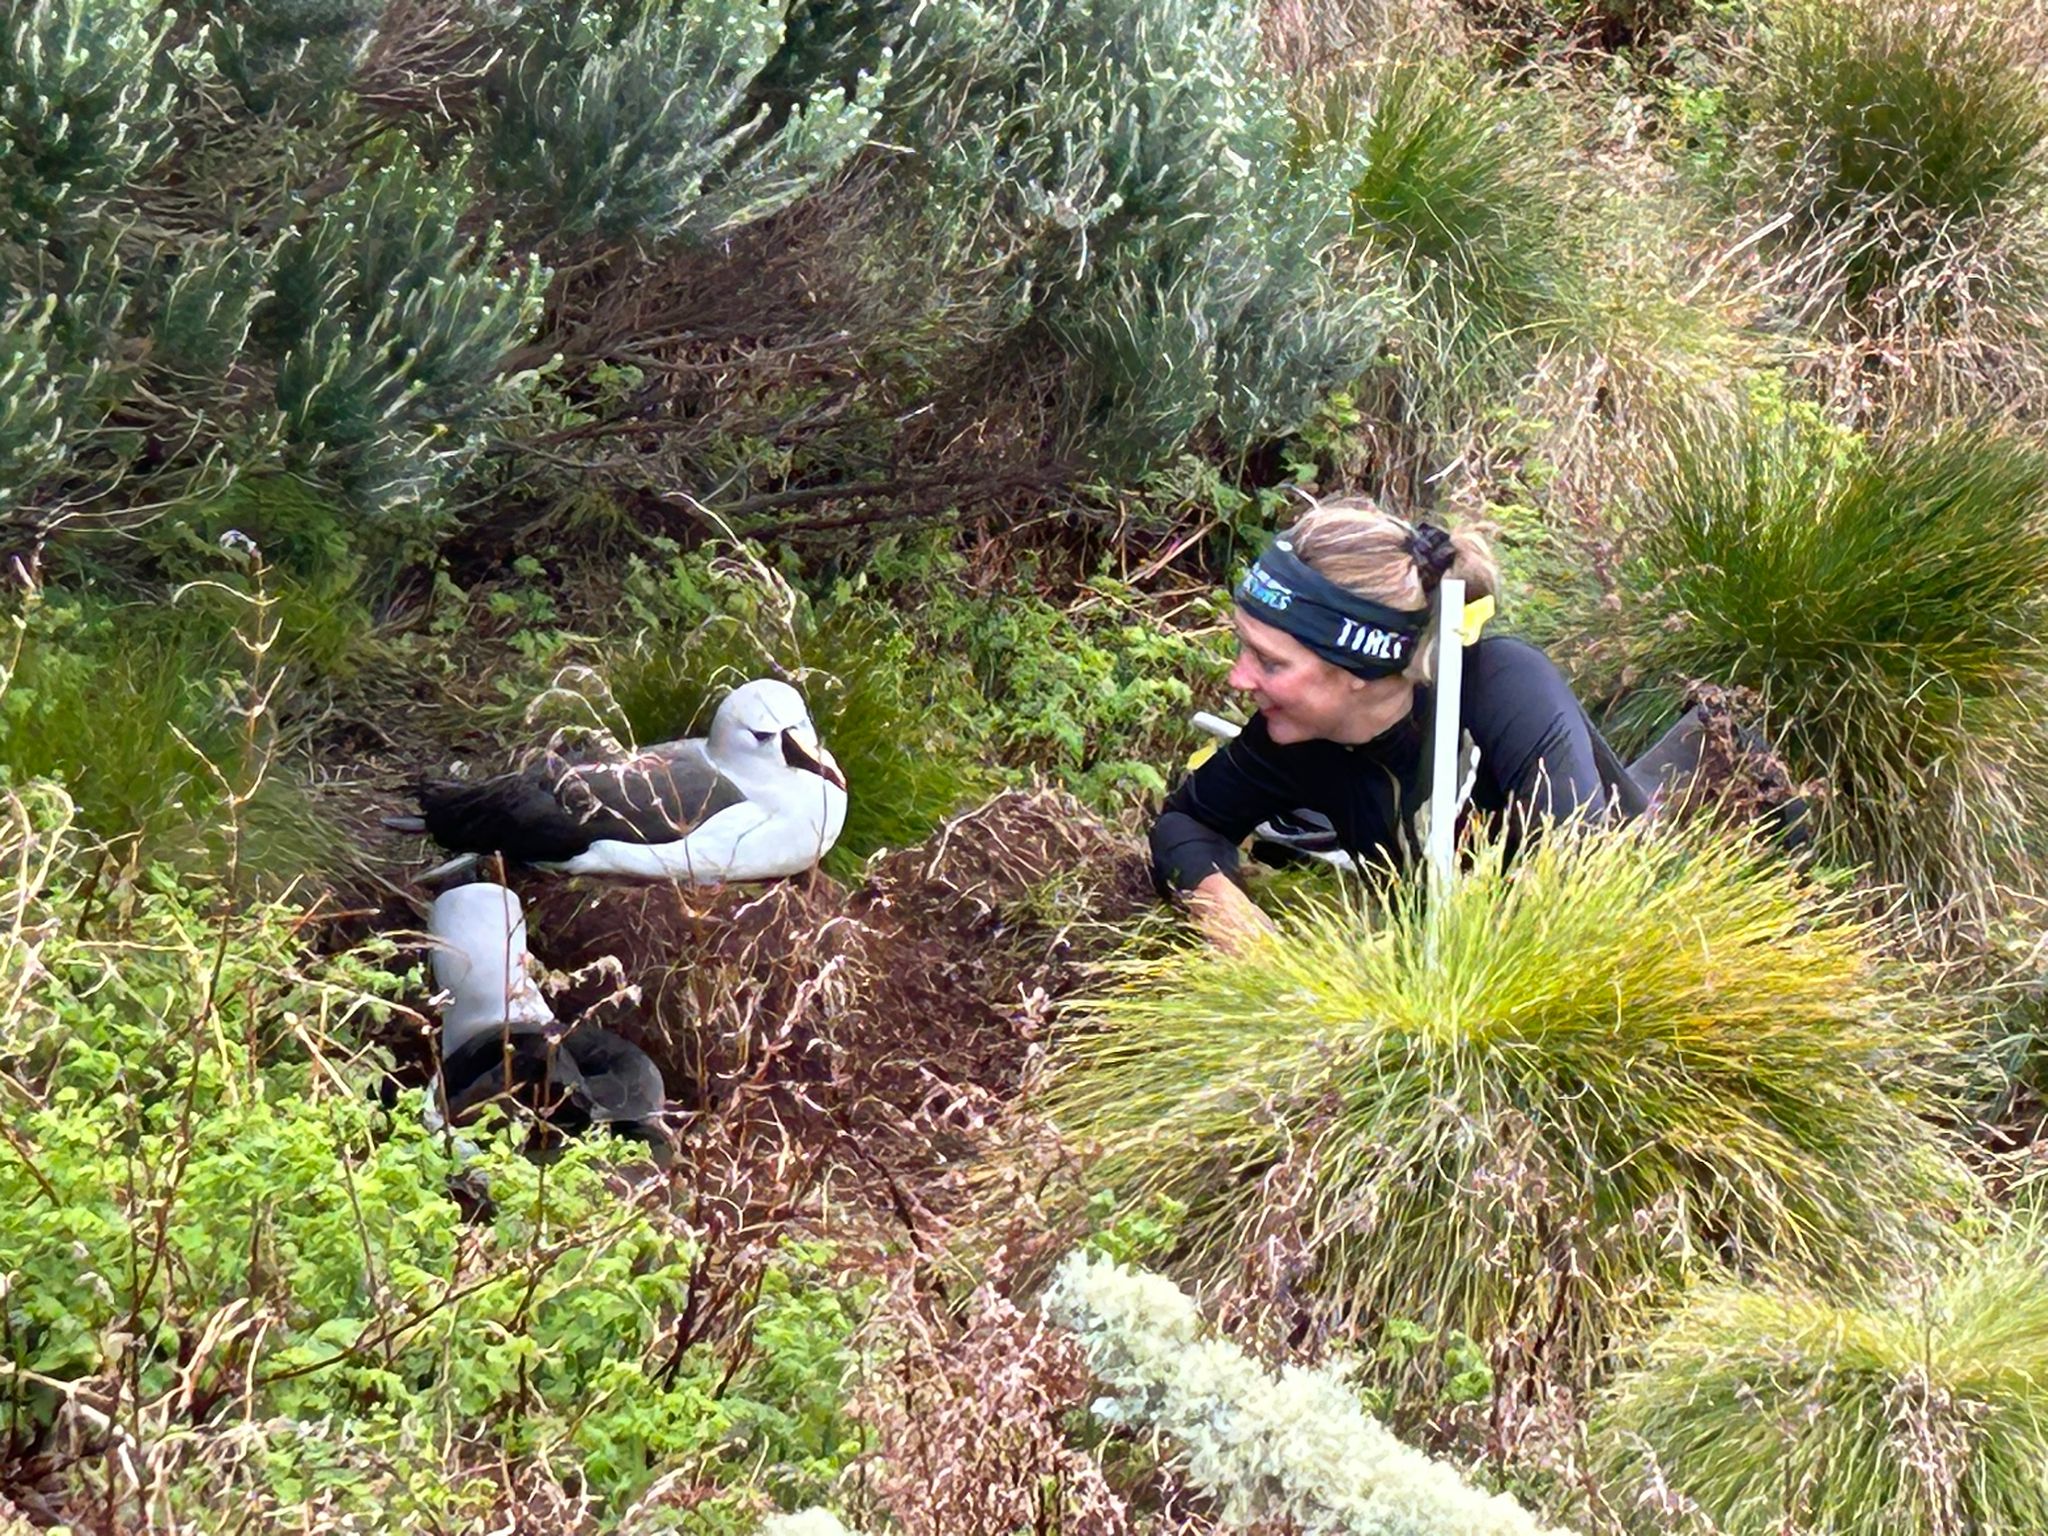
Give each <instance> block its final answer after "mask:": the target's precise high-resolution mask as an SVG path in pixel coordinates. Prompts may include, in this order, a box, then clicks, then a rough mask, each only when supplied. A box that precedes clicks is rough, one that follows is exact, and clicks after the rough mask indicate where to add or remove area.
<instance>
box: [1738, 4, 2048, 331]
mask: <svg viewBox="0 0 2048 1536" xmlns="http://www.w3.org/2000/svg"><path fill="white" fill-rule="evenodd" d="M2040 35H2041V34H2040V29H2039V26H2038V14H2037V13H2036V12H2035V11H2034V9H2033V8H2032V7H2030V6H2027V5H2024V4H2012V3H2001V4H1996V5H1948V4H1938V3H1934V0H1792V3H1789V4H1786V5H1782V6H1779V7H1775V8H1773V9H1772V10H1771V11H1770V12H1769V13H1768V17H1767V21H1766V24H1765V25H1764V26H1763V27H1762V29H1761V30H1760V32H1759V34H1758V37H1757V39H1756V41H1755V43H1754V45H1753V48H1752V49H1751V51H1750V56H1749V57H1748V58H1747V60H1746V61H1745V66H1744V67H1743V68H1741V69H1739V70H1738V72H1737V78H1736V81H1735V85H1734V89H1733V92H1732V102H1731V104H1732V105H1733V107H1734V108H1735V111H1736V114H1737V117H1738V120H1739V122H1740V126H1741V128H1742V130H1743V133H1744V135H1745V142H1746V144H1747V148H1746V150H1745V152H1744V154H1743V155H1742V156H1741V158H1740V161H1739V164H1738V166H1737V177H1738V181H1739V182H1740V185H1741V189H1742V191H1743V193H1744V194H1745V195H1746V196H1747V198H1748V199H1749V200H1751V201H1753V202H1754V204H1755V205H1756V206H1757V208H1758V209H1759V210H1760V211H1761V212H1763V213H1764V214H1765V215H1766V216H1768V217H1771V218H1777V219H1782V220H1783V221H1784V225H1785V232H1786V234H1787V236H1788V237H1789V238H1790V239H1791V240H1792V241H1793V242H1794V243H1795V244H1797V245H1799V246H1801V247H1803V248H1806V249H1808V250H1813V251H1817V252H1823V253H1825V255H1826V257H1827V265H1828V266H1829V267H1830V268H1831V269H1832V270H1833V272H1834V273H1835V274H1837V275H1838V277H1839V280H1840V283H1841V292H1842V296H1843V298H1844V300H1845V302H1846V303H1847V305H1848V307H1849V308H1850V310H1851V311H1852V312H1857V313H1861V314H1864V315H1866V316H1870V317H1875V318H1884V317H1885V316H1886V315H1887V314H1889V316H1890V317H1891V318H1895V319H1896V318H1906V317H1908V316H1914V317H1919V318H1922V319H1935V320H1942V319H1944V318H1945V319H1947V320H1949V321H1953V320H1956V319H1959V318H1961V317H1962V315H1963V314H1964V312H1965V311H1966V310H1968V309H1970V308H1973V307H1980V306H1984V305H1987V304H1988V305H1990V306H1993V307H2005V308H2009V309H2010V308H2014V307H2018V306H2024V305H2026V304H2027V303H2028V302H2029V301H2030V300H2032V299H2036V298H2038V296H2039V293H2040V283H2041V280H2042V278H2043V276H2044V275H2048V267H2044V265H2043V261H2042V246H2041V244H2040V241H2039V238H2038V236H2039V233H2040V229H2041V224H2042V219H2043V216H2044V213H2048V90H2044V82H2043V75H2042V69H2041V59H2040V53H2039V49H2040V41H2039V40H2040Z"/></svg>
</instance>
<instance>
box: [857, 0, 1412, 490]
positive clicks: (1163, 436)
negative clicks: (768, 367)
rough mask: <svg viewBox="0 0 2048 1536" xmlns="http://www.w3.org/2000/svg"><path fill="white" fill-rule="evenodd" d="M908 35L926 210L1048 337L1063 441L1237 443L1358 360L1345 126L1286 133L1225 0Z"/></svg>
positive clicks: (1283, 103)
mask: <svg viewBox="0 0 2048 1536" xmlns="http://www.w3.org/2000/svg"><path fill="white" fill-rule="evenodd" d="M919 48H920V57H919V58H918V59H917V60H916V61H914V62H913V63H911V64H907V65H906V68H907V69H911V70H912V71H913V72H914V81H915V87H916V88H915V89H914V90H907V91H906V92H905V93H904V95H903V97H901V98H899V100H898V102H897V104H896V105H895V106H894V107H893V109H892V116H893V121H892V124H891V126H892V128H893V129H894V131H895V133H896V134H898V135H901V136H902V137H903V138H904V139H907V140H908V141H909V142H910V143H911V144H912V145H913V146H915V148H916V149H917V150H918V151H919V153H920V155H921V156H922V158H923V161H924V169H925V173H926V176H927V189H928V190H927V194H926V195H927V198H928V206H927V209H926V215H925V216H926V217H927V218H928V219H929V220H930V221H931V222H932V224H933V226H934V229H935V235H936V238H937V240H938V243H939V244H940V245H941V247H942V248H943V247H946V246H949V245H950V246H952V247H953V248H954V249H953V250H952V254H951V256H950V258H949V259H950V261H951V262H952V264H954V265H956V266H965V267H968V268H974V267H981V268H984V269H986V270H987V271H988V273H989V275H990V276H991V277H992V278H994V279H996V280H997V281H998V284H999V291H1000V293H1001V295H1002V303H1001V309H1000V312H999V316H1000V318H999V323H1000V324H1004V325H1006V326H1014V325H1015V324H1016V323H1017V322H1020V321H1021V322H1028V324H1029V325H1030V326H1032V327H1036V328H1039V329H1040V330H1041V331H1042V332H1043V333H1045V334H1049V335H1050V336H1051V337H1052V338H1053V339H1054V340H1055V341H1056V342H1057V343H1058V345H1059V347H1060V350H1061V352H1062V354H1063V355H1064V356H1065V358H1066V359H1068V361H1069V363H1070V370H1071V371H1070V372H1069V373H1068V375H1067V376H1066V377H1065V379H1064V380H1063V382H1062V386H1061V397H1062V398H1061V411H1062V420H1061V426H1062V428H1063V430H1064V432H1065V433H1066V434H1067V438H1068V440H1069V441H1071V442H1074V443H1075V444H1077V445H1078V446H1081V447H1083V448H1084V449H1086V450H1087V451H1089V452H1091V453H1092V454H1093V455H1095V456H1096V457H1097V458H1099V459H1101V460H1103V461H1104V462H1106V463H1109V464H1111V465H1113V466H1115V467H1117V468H1119V469H1127V470H1132V471H1137V470H1142V469H1143V468H1145V467H1146V466H1148V465H1150V464H1153V463H1155V462H1158V461H1161V460H1163V459H1165V458H1168V457H1170V456H1171V455H1172V454H1173V453H1175V452H1176V451H1178V450H1179V449H1180V448H1181V447H1183V446H1184V445H1185V444H1186V443H1187V442H1188V441H1189V439H1190V438H1191V437H1194V436H1195V435H1197V434H1213V435H1214V436H1215V438H1216V440H1217V441H1218V442H1220V443H1221V444H1222V445H1223V446H1224V447H1225V448H1227V449H1230V450H1233V451H1235V450H1241V449H1243V448H1244V447H1246V446H1247V445H1249V444H1251V443H1253V442H1257V441H1260V440H1262V439H1266V438H1270V437H1274V436H1277V435H1279V434H1281V433H1283V432H1285V431H1287V430H1288V429H1290V428H1292V427H1294V426H1296V425H1298V424H1299V423H1300V422H1301V421H1303V420H1304V419H1306V417H1307V415H1308V414H1309V412H1310V410H1311V409H1312V408H1313V406H1314V404H1315V402H1316V400H1317V399H1318V398H1319V397H1320V395H1321V393H1322V392H1323V391H1325V390H1327V389H1329V388H1331V387H1333V386H1336V385H1338V384H1342V383H1345V382H1347V381H1349V380H1350V379H1352V378H1354V377H1356V375H1357V374H1359V373H1360V372H1361V371H1363V369H1364V368H1365V367H1366V366H1367V364H1368V363H1369V362H1370V361H1371V359H1372V356H1373V353H1374V351H1375V349H1376V348H1377V346H1378V343H1379V339H1380V336H1381V333H1382V331H1383V329H1384V326H1385V320H1386V315H1387V312H1388V304H1387V296H1386V295H1385V294H1384V293H1383V292H1380V291H1377V290H1364V291H1361V290H1360V289H1358V288H1353V287H1349V286H1347V285H1345V284H1342V283H1339V282H1337V281H1335V280H1334V279H1333V277H1332V274H1331V267H1332V264H1333V261H1334V258H1335V255H1336V253H1337V251H1338V249H1339V247H1340V245H1341V243H1342V241H1343V238H1344V234H1345V227H1346V223H1347V215H1346V192H1347V188H1348V186H1349V184H1350V181H1351V179H1352V176H1353V174H1354V171H1355V167H1356V161H1355V154H1354V150H1353V146H1352V145H1350V144H1349V143H1344V142H1332V143H1326V144H1322V145H1318V146H1315V147H1313V148H1312V149H1309V150H1306V151H1305V150H1304V149H1303V147H1302V146H1301V145H1300V144H1299V143H1298V142H1297V135H1296V133H1295V129H1294V123H1293V119H1292V117H1291V116H1290V114H1289V112H1288V110H1287V92H1286V88H1285V84H1284V82H1283V81H1281V80H1279V79H1278V78H1276V77H1274V76H1271V75H1269V74H1268V73H1266V71H1265V69H1264V67H1263V65H1262V64H1261V62H1260V55H1259V43H1258V37H1257V34H1256V31H1255V30H1254V29H1253V27H1252V26H1251V24H1250V23H1249V22H1248V20H1247V19H1246V17H1245V16H1244V14H1243V13H1242V12H1240V11H1239V9H1238V8H1237V7H1235V6H1232V5H1227V4H1222V3H1218V0H1165V3H1161V0H1053V3H1045V4H1041V3H1038V0H1009V3H1006V4H1004V5H1001V6H998V7H996V8H995V9H994V10H992V11H987V12H981V11H976V12H972V13H963V15H962V16H961V17H958V18H955V26H954V27H953V29H952V30H951V31H948V30H946V28H945V27H944V26H943V25H940V24H936V23H935V24H934V25H933V27H932V28H931V29H930V31H929V32H928V34H927V35H925V36H923V37H921V38H920V40H919Z"/></svg>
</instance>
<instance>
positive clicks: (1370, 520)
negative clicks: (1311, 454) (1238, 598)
mask: <svg viewBox="0 0 2048 1536" xmlns="http://www.w3.org/2000/svg"><path fill="white" fill-rule="evenodd" d="M1414 534H1415V528H1414V525H1413V524H1410V523H1407V522H1404V521H1403V520H1402V519H1400V518H1398V517H1396V516H1395V515H1394V514H1393V513H1391V512H1389V511H1387V510H1385V509H1384V508H1383V507H1381V506H1380V504H1379V503H1378V502H1376V501H1374V500H1372V498H1371V497H1369V496H1343V497H1338V498H1337V499H1335V500H1332V501H1323V502H1318V503H1317V504H1316V505H1315V506H1313V507H1311V508H1310V509H1309V510H1308V511H1306V512H1304V513H1303V514H1302V515H1301V516H1300V518H1298V519H1297V520H1296V522H1295V524H1294V526H1293V527H1292V528H1290V529H1288V530H1287V539H1288V542H1289V543H1291V544H1292V545H1293V546H1294V553H1295V554H1296V555H1297V556H1299V557H1300V559H1301V562H1302V563H1303V564H1304V565H1306V566H1308V567H1309V568H1310V569H1311V570H1313V571H1315V572H1316V574H1317V575H1319V576H1326V577H1328V578H1329V579H1330V580H1331V581H1334V582H1335V583H1337V585H1338V586H1340V587H1344V588H1346V589H1347V590H1349V591H1352V592H1356V593H1357V594H1358V595H1359V596H1360V597H1364V598H1370V599H1371V600H1372V601H1373V602H1376V603H1385V604H1386V605H1387V606H1388V607H1389V608H1422V607H1428V608H1430V609H1431V610H1432V613H1431V617H1430V623H1429V629H1430V634H1431V635H1434V633H1435V631H1436V616H1435V613H1434V609H1435V608H1436V584H1435V583H1434V582H1425V581H1424V579H1423V573H1422V571H1421V569H1420V568H1419V567H1418V566H1417V565H1416V563H1415V552H1414V550H1413V549H1412V548H1411V543H1412V541H1413V538H1414ZM1450 536H1451V549H1452V552H1453V558H1452V561H1451V565H1450V569H1448V570H1447V571H1445V572H1444V573H1443V574H1444V575H1446V576H1456V577H1458V578H1460V579H1461V580H1462V581H1463V582H1464V583H1465V596H1466V599H1467V600H1468V601H1469V600H1473V599H1477V598H1481V597H1490V596H1492V595H1493V593H1494V592H1495V591H1496V590H1497V589H1498V587H1499V585H1500V567H1499V566H1497V565H1496V564H1495V563H1494V559H1493V551H1492V549H1490V548H1489V547H1488V545H1487V542H1486V540H1485V538H1484V537H1483V536H1482V535H1481V534H1479V533H1478V532H1477V531H1476V530H1474V529H1471V528H1454V529H1451V530H1450ZM1434 651H1435V647H1434V646H1433V645H1431V644H1429V643H1428V640H1427V637H1425V643H1424V644H1422V645H1419V646H1417V647H1416V648H1415V654H1414V656H1413V657H1412V658H1411V659H1410V660H1409V663H1408V669H1407V672H1406V673H1405V674H1404V675H1405V676H1407V677H1409V678H1410V679H1412V680H1413V681H1415V682H1427V681H1428V680H1429V669H1430V657H1431V656H1432V655H1433V654H1434Z"/></svg>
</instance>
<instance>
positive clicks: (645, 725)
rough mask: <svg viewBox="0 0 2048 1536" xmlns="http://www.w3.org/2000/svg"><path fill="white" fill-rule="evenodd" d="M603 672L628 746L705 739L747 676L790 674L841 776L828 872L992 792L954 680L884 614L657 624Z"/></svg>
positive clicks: (910, 840) (923, 831)
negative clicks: (840, 808)
mask: <svg viewBox="0 0 2048 1536" xmlns="http://www.w3.org/2000/svg"><path fill="white" fill-rule="evenodd" d="M602 671H603V672H604V674H605V675H606V677H607V678H608V679H609V680H610V686H611V693H612V698H613V700H614V701H615V703H616V704H617V706H618V712H619V714H620V715H621V716H623V718H624V721H625V724H626V725H627V726H628V728H629V730H630V734H631V736H632V738H633V739H634V740H636V741H643V742H647V741H666V740H671V739H673V738H675V737H678V736H689V735H697V734H701V733H702V732H704V731H707V730H709V729H710V727H711V715H712V711H713V710H714V709H716V708H717V705H718V701H719V700H720V699H721V698H723V697H724V696H725V694H726V692H727V691H728V690H729V689H730V688H732V687H733V686H735V685H736V684H739V683H743V682H745V681H747V679H749V678H753V677H764V676H781V677H787V678H788V679H789V680H790V681H791V682H793V683H795V684H796V685H797V686H798V687H799V688H801V689H802V690H803V693H804V698H805V700H806V702H808V703H809V705H810V707H811V718H812V720H813V721H815V722H816V724H817V727H818V734H819V736H820V738H821V739H822V740H823V741H824V743H825V746H826V747H827V748H828V749H829V750H830V751H831V753H832V755H833V757H834V758H835V759H837V760H838V763H839V766H840V768H841V769H842V770H843V771H844V772H845V774H846V783H847V790H848V799H847V810H846V826H845V829H844V830H843V831H842V832H841V833H840V835H839V841H838V842H837V843H836V844H835V845H834V846H833V848H832V851H831V852H830V853H829V854H827V855H826V856H825V861H824V863H825V868H826V869H827V870H828V871H830V872H831V873H833V874H837V875H849V874H851V873H853V872H854V871H855V870H857V869H858V868H859V867H860V865H861V862H862V861H863V860H864V859H866V858H867V856H868V855H869V854H871V853H873V852H875V851H876V850H877V849H881V848H908V847H911V846H913V845H914V844H916V843H918V842H921V841H922V840H923V839H924V838H925V836H926V835H927V834H929V833H930V832H931V831H932V830H933V829H934V828H935V827H937V826H938V825H939V824H940V823H941V822H942V821H944V820H945V818H946V817H947V816H948V815H950V814H951V813H952V812H954V811H955V810H958V809H959V808H960V806H961V805H962V804H964V803H965V802H966V801H968V800H969V799H971V798H973V797H974V796H975V795H976V794H977V793H978V792H980V791H983V790H986V789H987V788H989V787H990V780H991V776H990V775H989V774H988V772H987V771H986V768H985V767H984V765H983V764H982V763H981V762H980V761H979V760H978V759H975V758H973V757H971V756H969V755H968V753H967V750H966V748H965V747H964V746H963V745H962V741H963V739H964V733H963V732H962V731H961V729H960V725H961V722H960V720H959V719H958V717H957V713H956V711H957V709H958V708H959V707H960V702H959V697H958V694H957V691H956V689H957V686H958V685H957V683H955V682H954V681H953V680H949V679H948V678H947V676H946V675H945V671H944V668H943V666H942V665H939V664H935V663H934V661H933V659H932V658H931V657H929V656H925V655H920V654H919V649H918V645H917V642H916V640H915V638H914V637H913V636H912V635H911V634H910V633H909V632H908V631H906V630H905V629H904V628H903V626H902V625H900V624H899V623H896V622H894V621H892V620H890V619H888V618H887V617H885V616H884V615H883V614H881V613H879V612H877V611H873V610H868V609H862V608H858V607H855V606H848V607H846V608H844V609H841V610H836V611H834V612H833V613H830V614H828V615H826V616H825V617H823V618H816V619H814V618H811V617H810V616H809V615H808V614H806V615H805V616H804V617H803V618H801V619H797V620H793V621H792V623H791V625H790V626H789V627H787V628H784V629H781V630H776V629H773V628H768V629H764V628H759V627H756V626H754V625H752V624H750V623H748V622H747V621H745V620H743V619H740V618H738V617H731V616H725V617H717V618H712V619H710V620H707V621H706V622H704V623H702V624H701V625H699V626H698V627H697V628H695V629H694V630H692V631H691V632H689V633H688V634H687V635H677V634H675V633H674V632H673V631H671V630H668V629H665V628H660V627H657V628H655V629H652V630H648V631H645V632H643V633H642V634H641V635H639V636H638V637H637V638H636V639H635V640H634V642H633V643H632V645H631V646H630V647H629V648H627V649H626V650H625V651H624V652H623V653H622V654H620V655H617V656H615V657H612V658H609V659H606V660H605V661H604V662H603V663H602Z"/></svg>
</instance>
